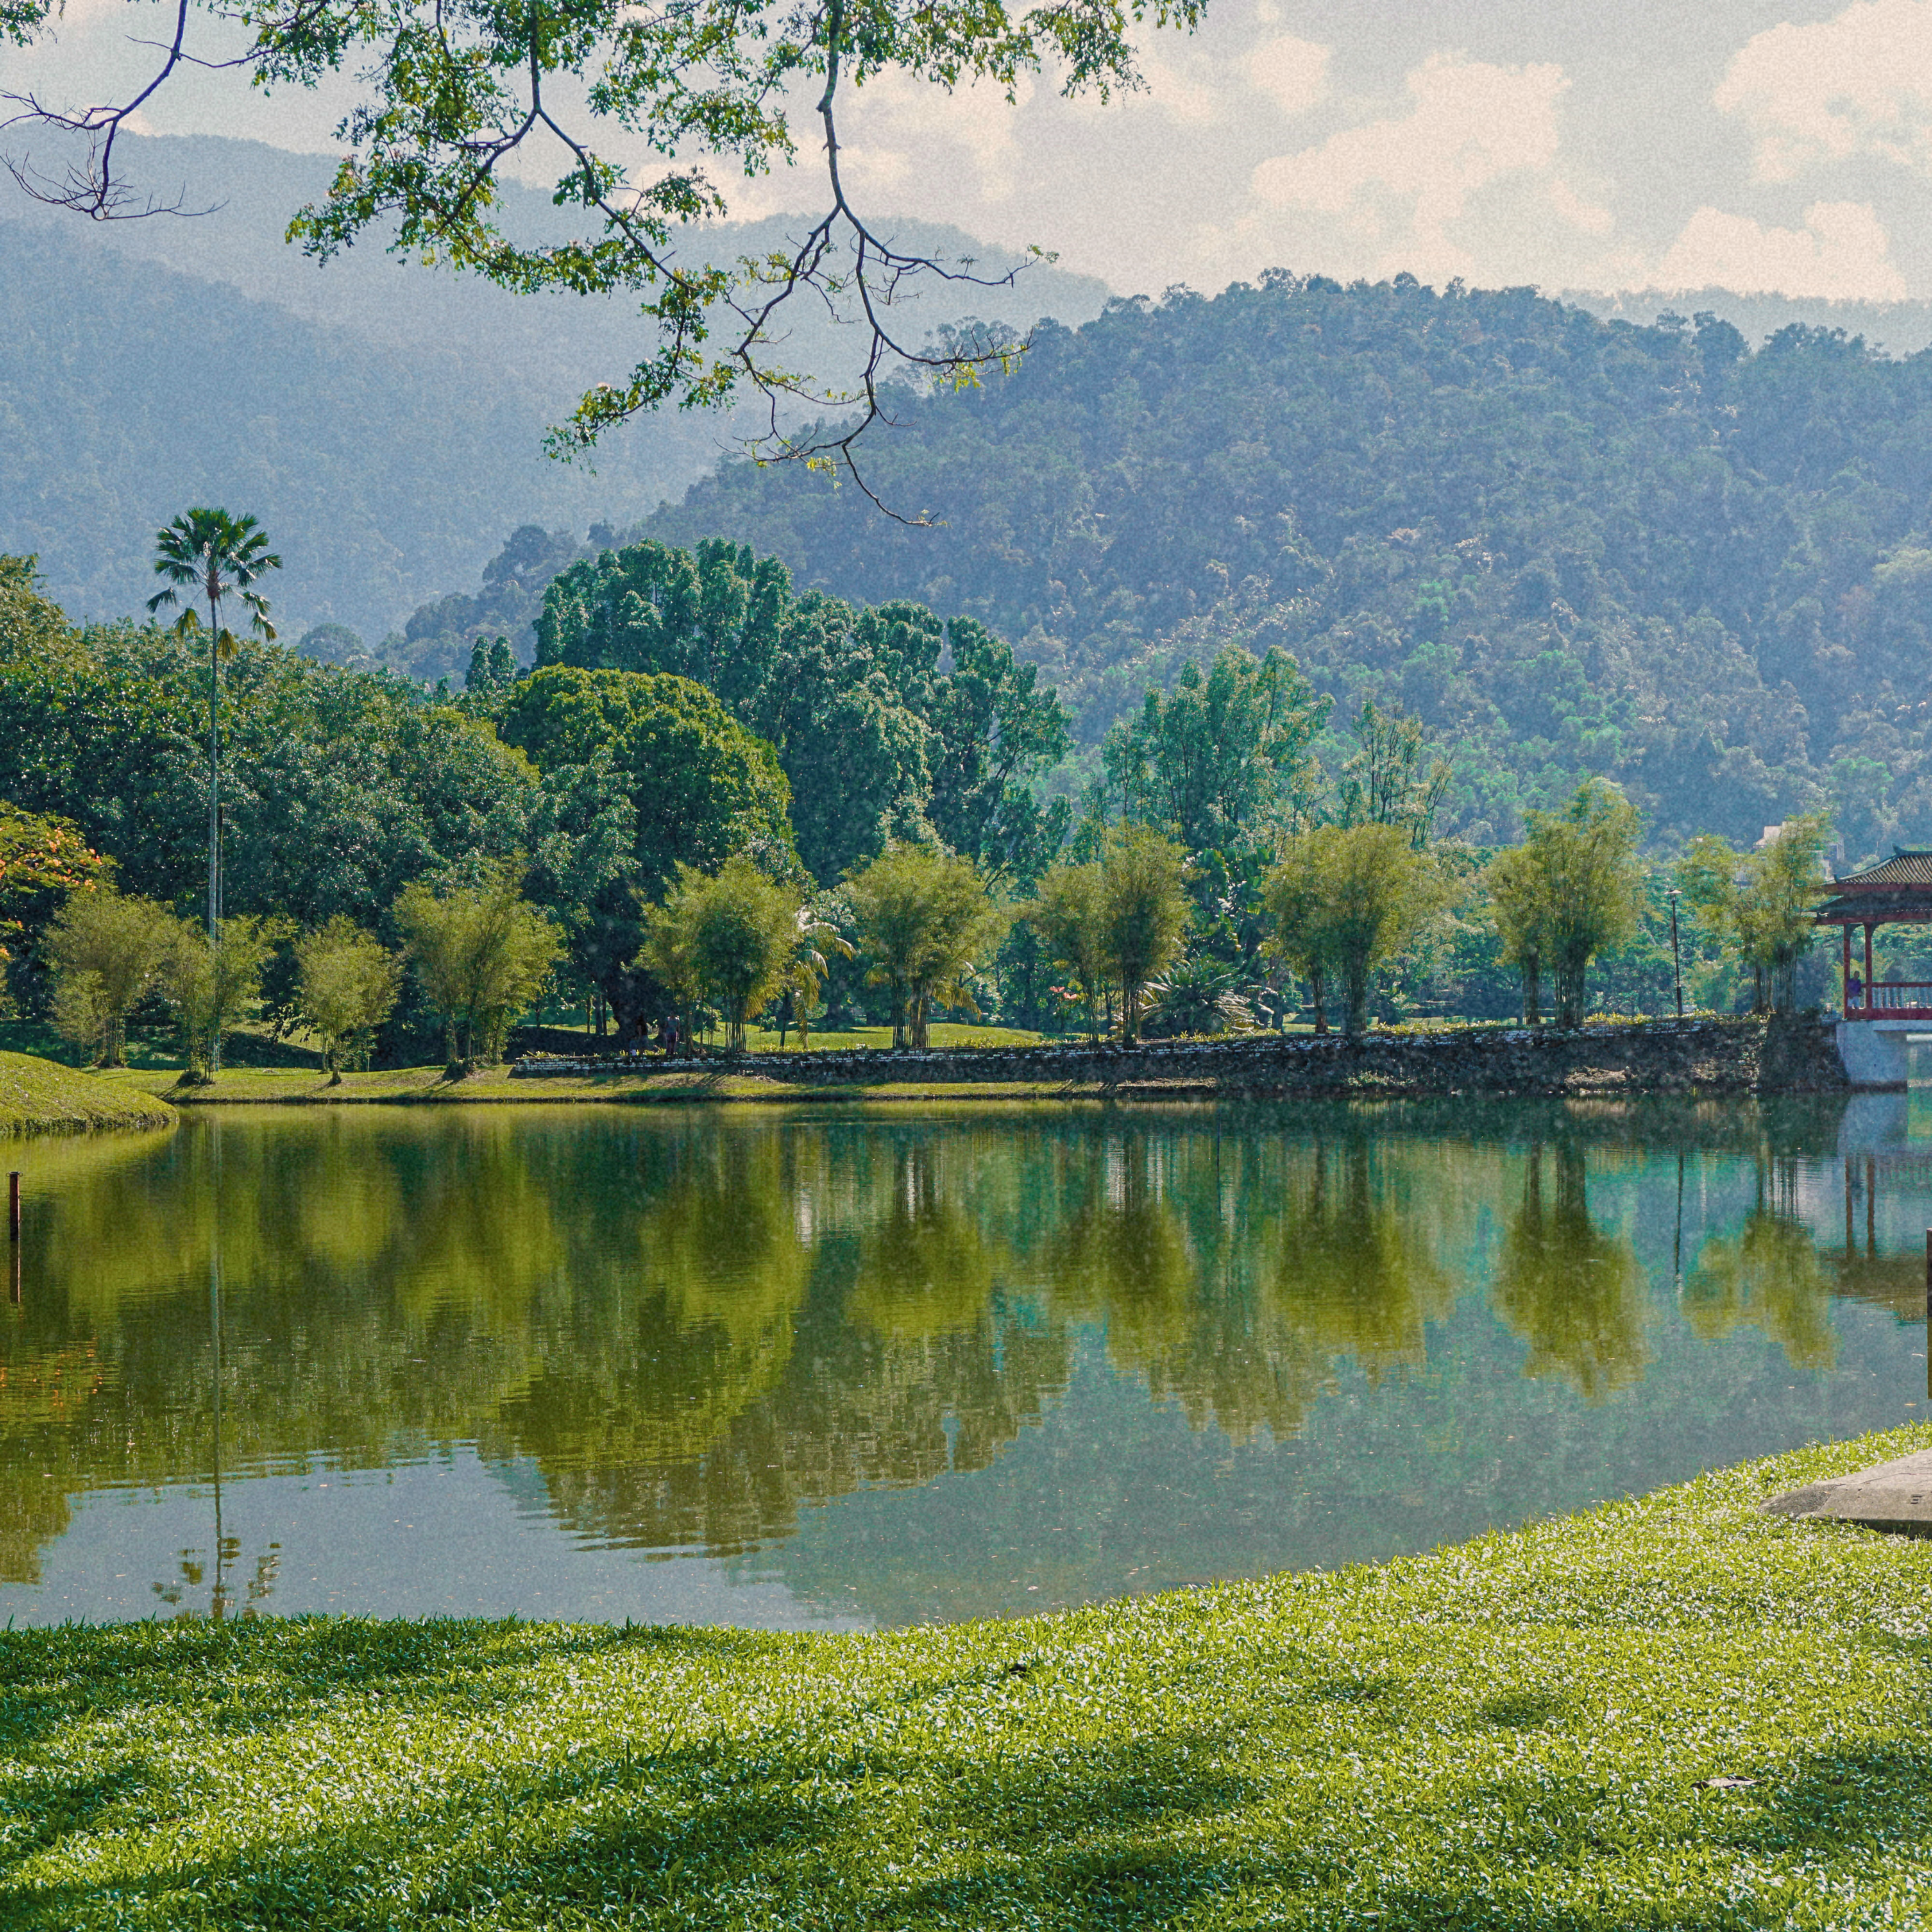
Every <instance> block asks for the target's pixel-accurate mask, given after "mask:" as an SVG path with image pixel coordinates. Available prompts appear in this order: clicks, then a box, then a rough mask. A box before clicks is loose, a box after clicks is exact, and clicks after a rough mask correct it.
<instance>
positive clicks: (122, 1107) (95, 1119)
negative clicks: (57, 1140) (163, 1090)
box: [0, 1053, 176, 1134]
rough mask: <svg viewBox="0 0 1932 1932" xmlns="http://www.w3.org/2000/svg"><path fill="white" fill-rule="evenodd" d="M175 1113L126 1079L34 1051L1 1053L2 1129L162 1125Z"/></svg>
mask: <svg viewBox="0 0 1932 1932" xmlns="http://www.w3.org/2000/svg"><path fill="white" fill-rule="evenodd" d="M175 1118H176V1115H175V1111H174V1109H173V1108H172V1107H170V1106H169V1104H168V1103H167V1102H166V1101H165V1100H161V1099H159V1098H157V1096H155V1095H153V1094H152V1093H147V1092H143V1091H142V1089H141V1088H138V1087H136V1086H134V1085H132V1084H130V1083H129V1082H128V1081H126V1080H122V1079H117V1078H115V1077H112V1076H103V1075H100V1074H98V1073H81V1072H78V1071H76V1069H74V1068H72V1067H64V1066H61V1065H59V1064H58V1063H57V1062H56V1061H52V1060H41V1059H37V1058H36V1057H34V1056H33V1054H31V1053H0V1134H18V1133H29V1134H31V1133H52V1134H60V1133H72V1132H77V1131H80V1130H83V1129H84V1128H87V1127H166V1126H168V1125H169V1123H171V1122H172V1121H173V1120H174V1119H175Z"/></svg>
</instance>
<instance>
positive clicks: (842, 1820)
mask: <svg viewBox="0 0 1932 1932" xmlns="http://www.w3.org/2000/svg"><path fill="white" fill-rule="evenodd" d="M1928 1444H1932V1430H1927V1429H1925V1428H1918V1429H1911V1430H1899V1431H1895V1432H1893V1433H1891V1434H1888V1435H1886V1436H1884V1437H1873V1438H1870V1439H1868V1440H1867V1441H1864V1442H1862V1443H1855V1444H1844V1445H1836V1446H1833V1447H1831V1448H1828V1449H1813V1450H1808V1451H1805V1452H1802V1453H1798V1454H1795V1455H1790V1456H1786V1457H1779V1458H1777V1459H1775V1460H1774V1461H1769V1462H1764V1463H1759V1464H1755V1465H1747V1466H1744V1467H1743V1468H1736V1469H1732V1470H1727V1471H1724V1472H1719V1473H1717V1474H1714V1475H1712V1476H1706V1477H1705V1478H1703V1479H1701V1480H1698V1481H1696V1482H1693V1483H1691V1484H1688V1485H1686V1486H1684V1487H1682V1488H1675V1489H1670V1490H1666V1491H1662V1492H1658V1493H1657V1494H1655V1495H1654V1496H1647V1497H1643V1498H1640V1499H1636V1500H1634V1501H1631V1502H1627V1503H1617V1504H1613V1505H1612V1506H1609V1507H1605V1508H1603V1509H1600V1510H1597V1511H1593V1512H1591V1513H1589V1514H1587V1515H1581V1516H1577V1517H1571V1518H1567V1519H1561V1520H1558V1521H1554V1522H1552V1523H1547V1524H1544V1525H1541V1526H1538V1527H1534V1528H1531V1529H1529V1530H1523V1531H1521V1532H1519V1533H1516V1534H1507V1535H1496V1536H1492V1537H1488V1538H1483V1539H1481V1540H1480V1541H1478V1542H1474V1543H1471V1544H1468V1545H1465V1546H1460V1547H1457V1548H1454V1549H1450V1550H1443V1551H1441V1552H1439V1553H1437V1554H1433V1555H1430V1556H1427V1557H1422V1558H1414V1559H1410V1560H1407V1561H1404V1562H1395V1563H1390V1564H1387V1565H1379V1566H1376V1567H1374V1568H1365V1569H1355V1570H1350V1571H1345V1572H1343V1573H1338V1574H1335V1575H1331V1576H1309V1575H1295V1576H1283V1577H1275V1578H1273V1579H1271V1580H1269V1581H1264V1582H1261V1583H1255V1584H1240V1585H1228V1586H1224V1587H1220V1588H1216V1589H1201V1590H1193V1591H1184V1592H1178V1593H1173V1594H1170V1595H1168V1596H1161V1597H1157V1598H1152V1599H1148V1600H1141V1601H1138V1602H1127V1603H1121V1604H1113V1605H1111V1606H1108V1607H1104V1608H1096V1609H1091V1610H1085V1611H1078V1612H1070V1613H1068V1614H1065V1615H1061V1616H1051V1617H1043V1618H1041V1619H1039V1620H1036V1621H1031V1622H1019V1623H1003V1624H971V1625H964V1626H959V1627H950V1628H945V1627H941V1628H932V1629H921V1630H910V1631H898V1632H894V1633H890V1634H886V1635H878V1636H855V1637H840V1636H833V1637H798V1636H778V1635H770V1636H767V1635H755V1634H743V1633H737V1632H727V1631H719V1630H710V1629H690V1630H677V1629H662V1628H641V1627H640V1628H597V1627H564V1626H557V1625H544V1624H518V1623H509V1624H477V1623H456V1622H450V1623H434V1622H432V1623H423V1624H401V1623H398V1624H378V1623H360V1622H354V1621H324V1620H294V1621H288V1622H280V1621H276V1620H262V1621H260V1622H254V1623H242V1624H229V1625H227V1626H226V1627H221V1626H215V1627H211V1626H210V1625H208V1624H205V1623H177V1624H158V1623H157V1624H136V1625H131V1626H123V1627H95V1628H76V1627H69V1628H66V1629H63V1630H58V1631H12V1632H10V1633H8V1634H6V1635H0V1924H4V1925H6V1926H8V1927H9V1928H10V1929H11V1932H27V1929H28V1928H45V1932H56V1928H57V1929H58V1932H69V1929H70V1928H75V1927H96V1926H99V1927H107V1926H143V1927H161V1926H168V1927H173V1926H194V1927H208V1928H213V1927H217V1926H219V1927H223V1928H234V1927H247V1926H323V1927H341V1928H351V1927H352V1928H355V1929H357V1932H363V1929H364V1928H374V1927H378V1926H382V1927H398V1928H401V1927H410V1928H416V1927H431V1926H434V1927H444V1926H448V1927H455V1926H464V1927H477V1926H504V1927H509V1926H516V1927H530V1928H537V1927H542V1928H546V1929H548V1928H568V1927H579V1926H611V1925H619V1926H664V1927H672V1926H676V1927H680V1928H685V1927H714V1926H715V1927H720V1928H725V1927H729V1928H733V1929H734V1932H736V1929H738V1928H751V1927H775V1926H797V1927H809V1928H813V1932H820V1929H822V1928H826V1927H835V1926H864V1927H868V1928H879V1932H887V1929H888V1928H890V1929H894V1932H896V1929H897V1928H901V1927H919V1926H955V1927H962V1928H965V1927H970V1928H974V1929H976V1932H977V1929H979V1928H994V1927H997V1928H1006V1927H1014V1928H1018V1927H1080V1928H1088V1927H1092V1928H1099V1927H1122V1926H1188V1927H1199V1928H1209V1927H1213V1928H1220V1927H1228V1928H1234V1927H1259V1926H1298V1927H1300V1926H1305V1927H1309V1928H1317V1927H1319V1928H1323V1929H1325V1932H1326V1929H1327V1928H1333V1927H1340V1926H1375V1927H1378V1928H1390V1927H1410V1926H1422V1927H1445V1928H1446V1927H1451V1926H1456V1927H1468V1926H1497V1927H1501V1926H1510V1927H1548V1928H1552V1929H1553V1932H1554V1928H1564V1929H1565V1932H1570V1929H1574V1928H1582V1927H1592V1928H1596V1927H1600V1928H1604V1932H1610V1929H1611V1928H1618V1929H1621V1928H1626V1927H1631V1926H1651V1927H1658V1928H1662V1927H1673V1928H1678V1927H1689V1928H1698V1929H1700V1932H1701V1929H1705V1928H1710V1929H1713V1932H1714V1929H1715V1928H1718V1927H1743V1926H1765V1927H1771V1926H1777V1927H1780V1928H1790V1927H1825V1926H1831V1927H1845V1926H1906V1925H1911V1924H1917V1923H1922V1922H1925V1918H1926V1914H1927V1912H1928V1911H1932V1859H1929V1858H1928V1855H1927V1854H1928V1851H1929V1849H1932V1724H1929V1722H1928V1720H1929V1719H1932V1709H1929V1708H1928V1692H1929V1691H1932V1636H1929V1633H1932V1544H1927V1543H1925V1542H1911V1541H1907V1540H1903V1539H1899V1538H1888V1537H1884V1536H1880V1535H1878V1534H1874V1533H1872V1532H1869V1531H1866V1530H1857V1529H1854V1528H1852V1527H1849V1526H1844V1525H1829V1524H1804V1523H1788V1522H1784V1521H1782V1520H1779V1519H1771V1518H1767V1517H1765V1516H1763V1515H1759V1513H1758V1511H1757V1509H1756V1507H1755V1505H1756V1504H1757V1503H1758V1502H1759V1500H1760V1499H1762V1498H1763V1496H1766V1495H1767V1494H1769V1493H1771V1492H1775V1491H1777V1490H1781V1489H1785V1488H1791V1487H1793V1486H1794V1485H1796V1484H1798V1483H1800V1482H1802V1481H1806V1480H1813V1479H1815V1478H1817V1477H1819V1476H1825V1475H1831V1474H1839V1473H1842V1472H1847V1471H1849V1470H1851V1469H1853V1468H1858V1467H1860V1466H1862V1465H1866V1464H1868V1463H1871V1462H1873V1461H1879V1460H1880V1459H1881V1458H1883V1457H1890V1456H1895V1455H1899V1454H1902V1453H1905V1452H1906V1451H1907V1450H1909V1449H1916V1448H1920V1447H1923V1446H1926V1445H1928Z"/></svg>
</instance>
